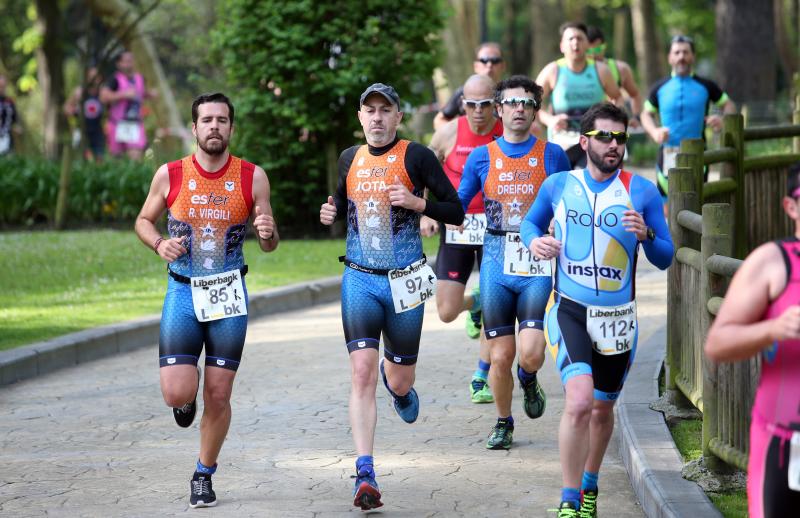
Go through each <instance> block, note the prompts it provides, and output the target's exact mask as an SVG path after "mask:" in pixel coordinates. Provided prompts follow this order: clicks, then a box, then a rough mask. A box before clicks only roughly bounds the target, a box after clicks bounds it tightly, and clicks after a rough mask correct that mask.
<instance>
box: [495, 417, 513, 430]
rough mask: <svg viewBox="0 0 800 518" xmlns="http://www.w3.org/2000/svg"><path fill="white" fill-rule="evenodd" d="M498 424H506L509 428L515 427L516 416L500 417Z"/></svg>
mask: <svg viewBox="0 0 800 518" xmlns="http://www.w3.org/2000/svg"><path fill="white" fill-rule="evenodd" d="M497 424H502V425H505V426H507V427H508V428H514V417H513V416H508V417H498V418H497Z"/></svg>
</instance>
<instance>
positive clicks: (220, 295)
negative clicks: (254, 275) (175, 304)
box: [191, 270, 247, 322]
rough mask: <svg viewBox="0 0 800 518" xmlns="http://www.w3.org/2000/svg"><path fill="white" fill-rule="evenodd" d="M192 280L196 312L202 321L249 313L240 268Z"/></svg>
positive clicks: (193, 302)
mask: <svg viewBox="0 0 800 518" xmlns="http://www.w3.org/2000/svg"><path fill="white" fill-rule="evenodd" d="M191 282H192V284H191V286H192V304H193V305H194V314H195V316H196V317H197V320H199V321H200V322H210V321H212V320H219V319H221V318H230V317H240V316H242V315H246V314H247V304H246V303H245V300H244V287H243V286H242V274H241V272H240V271H239V270H231V271H229V272H223V273H217V274H214V275H206V276H205V277H192V278H191Z"/></svg>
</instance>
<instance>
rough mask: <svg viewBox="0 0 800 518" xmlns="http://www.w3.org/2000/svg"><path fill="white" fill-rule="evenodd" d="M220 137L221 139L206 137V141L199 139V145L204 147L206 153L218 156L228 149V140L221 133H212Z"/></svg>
mask: <svg viewBox="0 0 800 518" xmlns="http://www.w3.org/2000/svg"><path fill="white" fill-rule="evenodd" d="M210 136H215V137H219V140H210V139H209V137H206V139H205V140H204V141H202V142H201V141H200V139H198V140H197V146H198V147H199V148H200V149H202V150H203V151H204V152H205V153H206V154H208V155H212V156H216V155H221V154H223V153H224V152H225V150H226V149H228V141H227V140H225V137H223V136H222V135H220V134H215V135H210Z"/></svg>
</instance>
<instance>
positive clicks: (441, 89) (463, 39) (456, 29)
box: [436, 0, 479, 104]
mask: <svg viewBox="0 0 800 518" xmlns="http://www.w3.org/2000/svg"><path fill="white" fill-rule="evenodd" d="M449 4H450V11H451V12H452V16H451V17H450V18H449V19H448V20H447V22H446V25H445V27H444V30H443V31H442V41H443V43H444V48H445V62H444V63H443V64H442V71H443V72H444V76H445V78H446V80H447V81H446V85H442V84H437V85H436V86H437V92H436V95H437V98H438V100H439V104H444V103H445V102H447V100H448V99H449V98H450V95H452V93H453V91H454V90H455V89H456V88H458V87H459V86H461V85H462V84H464V81H465V80H466V79H467V77H469V76H470V74H472V62H473V60H474V59H475V48H476V47H477V46H478V29H479V28H478V2H477V1H476V0H464V1H462V0H449Z"/></svg>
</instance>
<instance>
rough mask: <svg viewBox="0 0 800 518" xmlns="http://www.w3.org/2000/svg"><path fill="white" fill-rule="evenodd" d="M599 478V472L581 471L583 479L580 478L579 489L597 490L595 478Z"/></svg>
mask: <svg viewBox="0 0 800 518" xmlns="http://www.w3.org/2000/svg"><path fill="white" fill-rule="evenodd" d="M598 478H600V474H599V473H592V472H590V471H584V472H583V480H581V489H582V490H589V491H597V479H598Z"/></svg>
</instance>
